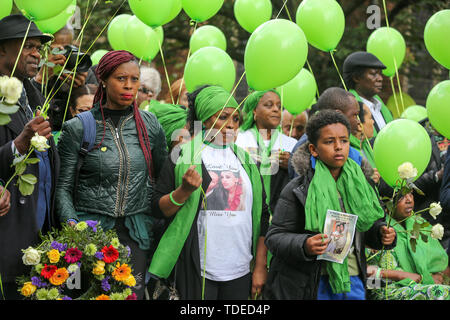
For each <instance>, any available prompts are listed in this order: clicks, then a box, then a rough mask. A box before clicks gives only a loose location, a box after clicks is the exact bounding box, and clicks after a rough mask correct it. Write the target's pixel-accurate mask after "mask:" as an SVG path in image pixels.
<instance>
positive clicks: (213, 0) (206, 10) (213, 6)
mask: <svg viewBox="0 0 450 320" xmlns="http://www.w3.org/2000/svg"><path fill="white" fill-rule="evenodd" d="M158 2H159V1H158ZM223 2H224V0H181V4H182V6H183V10H184V12H186V14H187V15H188V16H189V17H190V18H191V19H192V20H194V21H196V22H203V21H206V20H208V19H210V18H212V17H213V16H214V15H215V14H216V13H217V12H219V10H220V8H222V5H223Z"/></svg>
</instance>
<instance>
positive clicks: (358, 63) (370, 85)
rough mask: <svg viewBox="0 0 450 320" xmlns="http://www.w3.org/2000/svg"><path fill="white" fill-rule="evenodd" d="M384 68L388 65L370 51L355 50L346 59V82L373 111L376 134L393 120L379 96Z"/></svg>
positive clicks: (348, 87)
mask: <svg viewBox="0 0 450 320" xmlns="http://www.w3.org/2000/svg"><path fill="white" fill-rule="evenodd" d="M383 69H386V66H385V65H384V64H383V63H382V62H381V61H380V60H379V59H378V58H377V57H376V56H375V55H373V54H371V53H369V52H364V51H357V52H353V53H352V54H350V55H349V56H348V57H347V58H346V59H345V61H344V68H343V72H344V81H345V84H346V86H347V89H348V90H349V91H350V92H351V93H353V95H354V96H355V97H356V99H357V100H358V101H361V102H363V103H364V104H366V105H367V106H368V107H369V109H370V111H371V112H372V117H373V120H374V121H375V123H374V127H375V130H374V136H376V134H377V132H379V131H380V130H381V129H382V128H383V127H384V126H385V125H386V124H387V123H388V122H391V121H392V120H393V117H392V114H391V112H390V111H389V109H388V108H387V107H386V106H385V105H384V103H383V100H381V98H380V97H379V96H378V94H379V93H380V92H381V90H382V89H383V77H382V75H381V70H383Z"/></svg>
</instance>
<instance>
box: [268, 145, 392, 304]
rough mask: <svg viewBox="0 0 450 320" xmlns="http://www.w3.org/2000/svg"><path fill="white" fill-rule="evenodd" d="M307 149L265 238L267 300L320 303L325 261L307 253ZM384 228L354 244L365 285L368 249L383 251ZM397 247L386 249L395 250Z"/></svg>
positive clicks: (299, 152)
mask: <svg viewBox="0 0 450 320" xmlns="http://www.w3.org/2000/svg"><path fill="white" fill-rule="evenodd" d="M306 146H307V144H305V145H303V146H302V147H300V148H299V149H298V150H297V151H296V152H295V153H294V155H293V158H292V164H293V166H294V169H295V170H296V171H297V173H298V174H299V177H297V178H295V179H294V180H292V181H291V182H290V183H289V184H288V185H287V186H286V187H285V188H284V189H283V191H282V193H281V196H280V199H279V200H278V203H277V206H276V208H275V212H274V214H273V217H272V224H271V226H270V227H269V231H268V232H267V235H266V240H265V244H266V246H267V247H268V249H269V250H270V251H271V252H272V254H273V258H272V261H271V265H270V269H269V276H268V279H267V282H266V285H265V292H264V298H265V299H276V300H286V299H293V300H313V299H317V290H318V285H319V278H320V271H321V268H322V265H323V261H322V260H317V259H316V257H311V256H307V255H306V253H305V251H304V243H305V241H306V240H307V239H308V238H309V237H311V236H313V235H314V234H315V233H313V232H311V231H308V230H305V203H306V197H307V195H308V188H309V185H310V183H311V180H312V178H313V175H314V171H313V169H312V168H311V165H310V160H309V159H310V154H309V152H308V151H307V149H306ZM383 225H386V223H385V221H384V219H380V220H377V221H376V222H375V223H374V224H373V226H372V227H371V228H370V229H369V230H368V231H366V232H365V233H360V232H358V231H356V232H355V239H354V241H353V244H354V246H355V254H356V257H357V260H358V267H359V269H360V271H361V273H360V278H361V280H362V281H363V283H366V258H365V252H364V250H365V246H366V245H367V246H368V247H370V248H372V249H381V248H382V243H381V233H380V227H381V226H383ZM395 243H396V242H395V241H394V243H393V245H391V246H389V247H388V246H386V247H385V249H391V248H393V247H394V246H395Z"/></svg>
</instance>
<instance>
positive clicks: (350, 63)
mask: <svg viewBox="0 0 450 320" xmlns="http://www.w3.org/2000/svg"><path fill="white" fill-rule="evenodd" d="M359 67H365V68H374V69H386V66H385V65H384V64H383V63H382V62H381V61H380V60H379V59H378V58H377V57H376V56H375V55H373V54H372V53H369V52H365V51H357V52H353V53H351V54H350V55H349V56H348V57H347V58H345V61H344V68H343V71H344V73H351V72H353V71H354V70H355V69H357V68H359Z"/></svg>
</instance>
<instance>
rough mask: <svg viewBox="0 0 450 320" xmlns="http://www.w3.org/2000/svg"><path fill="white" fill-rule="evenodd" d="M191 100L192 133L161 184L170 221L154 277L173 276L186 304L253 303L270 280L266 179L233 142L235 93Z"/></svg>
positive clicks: (210, 89)
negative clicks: (202, 301) (208, 301)
mask: <svg viewBox="0 0 450 320" xmlns="http://www.w3.org/2000/svg"><path fill="white" fill-rule="evenodd" d="M188 97H189V116H188V122H189V126H190V129H191V132H192V133H193V134H194V136H193V138H192V139H191V141H189V142H188V143H185V144H183V145H182V146H181V150H180V154H179V156H178V157H177V158H176V159H174V158H173V154H172V157H171V161H168V162H167V164H166V166H165V167H164V168H163V169H162V173H161V175H160V177H161V178H160V180H159V181H158V183H157V186H156V190H155V196H154V198H153V209H154V210H155V212H156V213H158V214H159V217H164V218H166V219H169V220H170V224H169V225H168V228H167V230H166V231H165V233H164V234H163V236H162V238H161V241H160V242H159V245H158V247H157V249H156V251H155V254H154V256H153V258H152V264H151V266H150V269H149V272H150V273H151V274H152V275H154V276H156V277H158V278H163V279H167V278H169V279H171V280H172V281H173V282H174V286H175V288H176V289H177V291H178V294H179V296H180V298H181V299H183V300H184V299H213V300H218V299H248V297H249V296H250V291H251V292H252V296H253V295H254V294H256V293H258V294H259V293H261V290H262V286H263V285H264V282H265V279H266V277H267V269H266V260H267V249H266V247H265V245H264V236H265V233H266V231H267V228H268V221H269V213H268V208H267V206H266V205H265V195H264V189H263V186H262V181H261V178H260V176H259V172H258V168H257V166H256V164H255V163H254V162H253V161H252V160H251V158H250V156H249V155H248V153H246V152H245V151H244V150H242V149H241V148H239V147H238V146H237V145H236V144H235V143H234V141H235V138H236V133H237V130H238V128H239V121H240V115H239V111H238V104H237V102H236V100H235V99H234V98H233V97H232V96H231V95H230V93H228V92H227V91H225V90H224V89H223V88H221V87H218V86H206V87H202V88H199V89H197V90H196V91H194V92H193V93H191V94H189V95H188ZM252 262H253V263H252ZM253 264H254V266H255V267H254V269H253V270H251V268H250V266H251V265H253Z"/></svg>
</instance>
